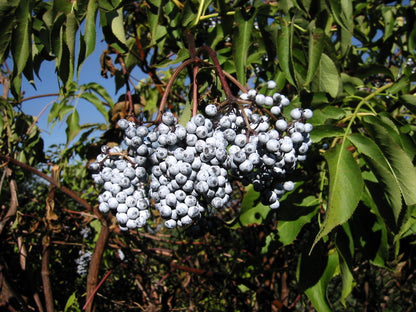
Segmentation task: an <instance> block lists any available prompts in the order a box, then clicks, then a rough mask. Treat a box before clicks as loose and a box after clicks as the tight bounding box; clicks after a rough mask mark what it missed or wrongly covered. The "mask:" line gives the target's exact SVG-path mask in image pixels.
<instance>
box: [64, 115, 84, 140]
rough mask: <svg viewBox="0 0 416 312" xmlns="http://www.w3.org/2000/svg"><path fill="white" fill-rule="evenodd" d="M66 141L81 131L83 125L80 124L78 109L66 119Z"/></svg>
mask: <svg viewBox="0 0 416 312" xmlns="http://www.w3.org/2000/svg"><path fill="white" fill-rule="evenodd" d="M66 125H67V127H66V130H65V132H66V141H67V144H68V143H69V142H71V141H72V140H73V139H74V138H75V137H76V136H77V135H78V133H79V132H80V131H81V127H80V125H79V114H78V111H77V110H76V109H74V111H73V112H72V114H70V115H69V116H68V118H67V119H66Z"/></svg>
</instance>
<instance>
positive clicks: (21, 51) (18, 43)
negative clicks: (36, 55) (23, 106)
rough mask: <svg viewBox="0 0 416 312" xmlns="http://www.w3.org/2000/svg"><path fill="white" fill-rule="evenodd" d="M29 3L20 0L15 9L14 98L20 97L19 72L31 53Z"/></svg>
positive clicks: (12, 47) (13, 45)
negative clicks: (16, 21)
mask: <svg viewBox="0 0 416 312" xmlns="http://www.w3.org/2000/svg"><path fill="white" fill-rule="evenodd" d="M29 4H30V1H28V0H21V1H20V3H19V6H18V8H17V9H16V19H17V20H18V23H17V25H16V26H15V28H14V31H13V41H12V42H11V50H12V56H13V62H14V66H13V75H12V80H11V82H12V83H11V91H12V93H13V95H14V96H15V97H16V98H20V89H21V84H22V78H21V74H22V72H23V70H24V69H25V67H26V64H27V62H28V60H29V56H30V55H31V53H32V51H31V50H32V49H31V47H32V45H31V42H30V30H29V28H30V24H31V15H30V8H29ZM2 31H3V30H2Z"/></svg>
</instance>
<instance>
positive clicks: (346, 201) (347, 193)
mask: <svg viewBox="0 0 416 312" xmlns="http://www.w3.org/2000/svg"><path fill="white" fill-rule="evenodd" d="M347 144H349V141H348V140H346V139H345V140H344V141H343V142H342V144H337V145H336V146H335V147H334V148H331V149H329V150H328V151H327V152H326V153H325V155H324V156H325V159H326V160H327V162H328V168H329V195H328V208H327V211H326V216H325V221H324V223H323V225H322V227H321V229H320V231H319V234H318V235H317V237H316V239H315V243H316V242H317V241H319V240H320V239H321V238H322V237H324V236H325V235H327V234H328V233H329V232H330V231H332V230H333V229H334V228H335V227H336V226H338V225H340V224H343V223H344V222H346V221H348V219H349V218H350V217H351V216H352V214H353V212H354V210H355V208H356V207H357V204H358V202H359V201H360V198H361V193H362V192H363V188H364V181H363V178H362V176H361V170H360V167H359V166H358V165H357V162H356V161H355V159H354V157H353V156H352V154H351V152H350V151H348V150H347V148H346V147H347V146H348V145H347Z"/></svg>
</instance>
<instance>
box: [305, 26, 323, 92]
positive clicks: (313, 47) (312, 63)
mask: <svg viewBox="0 0 416 312" xmlns="http://www.w3.org/2000/svg"><path fill="white" fill-rule="evenodd" d="M312 27H313V29H312V30H311V31H310V32H309V60H308V73H307V75H306V79H305V82H304V84H305V85H307V84H309V83H310V82H311V81H312V79H313V77H314V76H315V72H316V70H317V69H318V66H319V64H320V62H321V55H322V50H323V47H324V39H325V33H324V30H323V29H321V28H315V27H314V25H313V26H312Z"/></svg>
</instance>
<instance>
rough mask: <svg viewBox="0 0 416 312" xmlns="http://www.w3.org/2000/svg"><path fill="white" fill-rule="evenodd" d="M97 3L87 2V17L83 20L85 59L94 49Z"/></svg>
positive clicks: (90, 0) (93, 1) (94, 0)
mask: <svg viewBox="0 0 416 312" xmlns="http://www.w3.org/2000/svg"><path fill="white" fill-rule="evenodd" d="M97 10H98V6H97V1H96V0H89V1H88V8H87V16H86V18H85V34H84V39H85V46H86V49H85V58H87V57H88V56H89V55H90V54H91V53H92V52H93V51H94V49H95V41H96V30H95V21H96V19H97Z"/></svg>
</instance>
